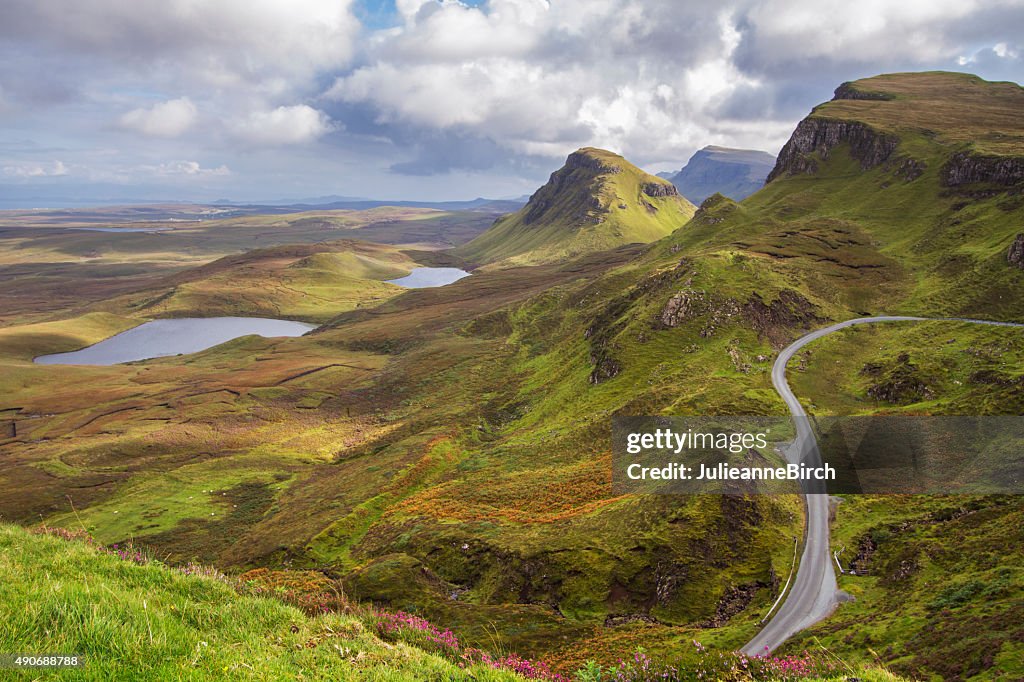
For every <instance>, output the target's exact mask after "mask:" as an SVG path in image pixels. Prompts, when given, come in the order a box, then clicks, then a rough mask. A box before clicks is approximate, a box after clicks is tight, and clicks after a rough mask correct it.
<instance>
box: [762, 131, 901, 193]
mask: <svg viewBox="0 0 1024 682" xmlns="http://www.w3.org/2000/svg"><path fill="white" fill-rule="evenodd" d="M844 142H846V143H849V145H850V156H852V157H853V158H854V159H856V160H857V161H859V162H860V167H861V168H862V169H863V170H868V169H869V168H874V167H875V166H877V165H879V164H881V163H883V162H884V161H886V160H887V159H888V158H889V157H890V156H891V155H892V153H893V152H894V151H895V150H896V145H898V144H899V138H897V137H896V136H895V135H889V134H886V133H882V132H879V131H877V130H875V129H874V128H872V127H871V126H869V125H867V124H865V123H861V122H859V121H841V120H837V119H832V118H820V117H814V116H812V117H808V118H805V119H804V120H802V121H800V123H799V125H797V127H796V130H795V131H793V135H792V136H791V137H790V138H789V141H788V142H786V145H785V146H784V147H783V148H782V151H781V152H779V159H778V161H777V162H776V163H775V168H773V169H772V172H771V173H769V174H768V180H767V182H771V181H772V180H775V179H776V178H780V177H782V176H784V175H799V174H804V173H806V174H813V173H815V172H817V170H818V160H817V159H816V158H814V156H812V155H813V154H815V153H818V154H819V155H820V156H821V158H822V159H827V158H828V157H829V154H831V153H832V150H833V149H835V148H836V147H838V146H839V145H841V144H843V143H844Z"/></svg>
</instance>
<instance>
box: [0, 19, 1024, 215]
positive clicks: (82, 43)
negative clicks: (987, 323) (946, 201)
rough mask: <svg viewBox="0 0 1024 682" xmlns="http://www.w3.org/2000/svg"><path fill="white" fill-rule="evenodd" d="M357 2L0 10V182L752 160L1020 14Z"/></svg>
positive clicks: (523, 178)
mask: <svg viewBox="0 0 1024 682" xmlns="http://www.w3.org/2000/svg"><path fill="white" fill-rule="evenodd" d="M358 1H359V2H360V3H362V4H360V5H358V6H354V3H353V1H352V0H294V2H289V3H282V2H279V1H278V0H206V1H204V2H196V1H195V0H135V1H134V2H127V1H126V0H94V1H92V2H88V3H83V2H77V1H75V0H7V1H6V2H5V3H4V11H3V15H4V16H3V21H2V22H0V84H2V90H0V117H2V119H3V123H4V129H5V131H10V134H11V135H13V136H17V138H18V139H27V140H33V141H34V142H35V143H37V146H36V147H35V148H33V149H26V150H22V151H10V152H8V151H4V150H0V154H2V156H0V169H3V170H2V172H3V174H5V175H8V176H11V177H12V178H13V177H15V176H17V174H18V172H19V171H18V169H20V171H21V172H24V173H29V172H33V171H32V169H34V168H38V169H39V171H46V172H52V171H53V170H54V168H53V166H51V165H48V164H47V163H43V164H40V163H38V162H37V160H38V159H52V158H60V159H62V160H63V161H64V162H65V163H66V164H67V167H68V168H71V169H72V173H71V175H72V180H73V181H75V182H79V181H81V179H82V178H86V177H91V176H90V174H97V175H96V177H101V178H104V177H109V178H113V180H112V181H113V182H117V183H124V184H127V183H128V182H130V181H131V177H130V176H131V173H133V172H140V173H143V171H142V170H141V169H143V168H146V169H148V170H146V171H145V172H144V173H143V175H145V177H147V178H150V180H152V182H158V181H164V180H166V182H168V184H169V185H171V186H172V187H173V188H174V189H181V190H182V192H184V191H185V189H187V188H190V187H195V188H199V187H201V186H202V185H203V183H201V182H197V183H191V184H189V183H187V182H184V181H183V180H182V179H187V178H195V177H206V178H211V179H212V178H213V175H204V173H212V172H214V171H217V170H218V169H220V168H224V169H225V170H226V169H227V168H228V167H230V168H231V172H230V175H224V176H223V178H224V179H223V181H221V180H218V181H217V182H216V183H212V182H211V184H215V185H216V186H217V187H218V188H220V187H222V186H223V187H228V186H231V187H236V188H238V191H239V193H243V194H244V195H245V196H247V197H253V196H256V195H258V194H259V193H261V192H267V193H269V194H273V195H275V196H276V195H278V194H280V190H281V189H282V185H281V183H282V177H285V176H287V178H288V182H290V183H293V185H294V187H296V190H295V191H296V192H300V194H297V195H296V196H303V195H308V194H310V193H320V194H331V193H336V194H349V195H356V194H360V195H374V196H377V195H379V193H380V192H381V188H382V187H383V188H386V191H387V193H388V194H392V195H393V196H398V195H399V194H402V193H405V194H406V195H407V196H412V195H415V196H417V197H421V198H425V197H426V196H427V195H429V196H434V198H437V197H439V196H441V194H438V193H442V194H443V195H444V196H474V195H479V194H484V193H487V192H489V191H491V190H492V189H497V191H500V192H501V193H502V194H515V193H517V192H521V191H522V192H525V191H529V190H530V188H531V185H534V184H535V183H536V182H538V181H540V180H543V178H544V177H545V176H546V175H547V174H548V173H549V172H550V170H551V168H552V167H554V166H556V165H557V164H558V163H559V162H560V161H561V159H562V158H564V156H565V154H566V153H568V152H569V151H571V150H573V149H575V148H576V147H579V146H583V145H599V146H605V147H609V148H612V149H613V150H615V151H618V152H620V153H623V154H625V155H626V156H627V157H628V158H629V159H630V160H632V161H634V162H636V163H638V164H640V165H644V166H648V167H673V168H678V167H679V165H681V164H682V163H683V162H684V161H685V160H686V159H687V158H688V157H689V156H690V155H691V154H692V153H693V151H694V150H695V149H697V148H699V147H702V146H704V145H707V144H720V145H726V146H739V147H749V148H760V149H766V150H769V151H776V150H777V149H778V148H779V147H780V146H781V145H782V144H783V143H784V142H785V140H786V138H787V137H788V135H789V133H790V132H791V131H792V129H793V127H794V126H795V125H796V123H797V122H798V121H799V120H800V118H802V117H803V116H805V115H806V113H807V112H808V111H809V110H810V108H811V107H812V106H814V105H815V104H817V103H818V102H821V101H823V100H825V99H828V98H829V97H830V96H831V93H832V91H833V89H834V88H835V87H836V85H838V84H839V83H841V82H843V81H845V80H852V79H856V78H862V77H866V76H871V75H874V74H877V73H885V72H892V71H910V70H930V69H952V70H969V71H972V72H975V73H978V74H979V75H981V76H982V77H984V78H988V79H996V80H1016V81H1020V80H1021V78H1022V76H1024V59H1022V56H1021V55H1024V43H1022V42H1021V39H1020V36H1019V35H1018V33H1019V31H1017V30H1016V28H1017V27H1018V26H1021V25H1024V0H901V2H899V3H894V2H890V1H889V0H861V1H860V2H858V3H855V4H851V3H849V2H847V1H846V0H692V1H688V2H679V1H678V0H555V1H549V0H483V1H477V0H474V1H472V2H470V1H468V0H467V1H466V2H460V1H458V0H394V2H393V4H392V3H390V2H384V3H376V1H375V0H374V2H372V3H371V0H358ZM371 5H372V6H371ZM357 15H358V16H362V17H366V19H367V22H368V23H369V24H371V25H368V26H361V25H360V23H359V19H358V18H357ZM111 122H115V123H117V124H118V125H116V126H111ZM211 154H215V155H216V156H215V158H216V159H217V164H213V165H212V166H211V167H209V168H207V167H203V166H200V165H199V164H198V163H196V165H195V166H190V165H188V164H190V163H194V162H185V161H182V162H167V161H166V160H167V159H197V160H203V162H205V163H209V161H207V159H208V158H209V157H208V155H211ZM175 164H184V165H175ZM218 164H223V165H218ZM161 168H162V170H160V169H161ZM8 169H9V170H8ZM454 173H459V174H460V179H459V181H458V182H453V181H452V178H449V177H445V175H446V174H454ZM432 176H433V177H432ZM175 178H177V179H175ZM48 182H49V181H42V182H41V184H47V183H48ZM69 182H70V180H69ZM140 182H141V181H140ZM517 183H518V184H517ZM11 184H16V183H11ZM17 184H19V185H23V184H24V183H17ZM49 184H53V185H58V184H60V183H49ZM196 191H197V192H198V189H197V190H196ZM219 191H221V190H220V189H218V192H219ZM86 194H87V193H86ZM149 196H154V194H152V193H150V195H149ZM218 196H221V195H218ZM223 196H228V194H227V193H225V194H223Z"/></svg>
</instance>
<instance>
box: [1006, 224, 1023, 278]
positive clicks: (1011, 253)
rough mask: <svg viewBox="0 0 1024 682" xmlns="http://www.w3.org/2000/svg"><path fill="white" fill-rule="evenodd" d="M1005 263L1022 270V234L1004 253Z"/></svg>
mask: <svg viewBox="0 0 1024 682" xmlns="http://www.w3.org/2000/svg"><path fill="white" fill-rule="evenodd" d="M1006 262H1008V263H1009V264H1010V265H1012V266H1014V267H1017V268H1020V269H1021V270H1024V233H1021V234H1018V235H1017V238H1016V239H1014V240H1013V243H1012V244H1010V248H1009V250H1008V251H1007V252H1006Z"/></svg>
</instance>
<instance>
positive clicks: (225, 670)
mask: <svg viewBox="0 0 1024 682" xmlns="http://www.w3.org/2000/svg"><path fill="white" fill-rule="evenodd" d="M0 585H2V586H0V597H2V598H0V617H2V618H3V623H4V626H3V627H2V628H0V651H2V652H10V653H25V654H57V653H62V654H77V655H81V656H84V659H85V664H84V666H83V667H82V668H81V669H76V670H66V671H61V672H48V673H47V674H46V677H47V678H48V679H69V680H137V679H140V678H144V679H168V680H169V679H190V680H223V679H245V680H278V679H283V678H296V677H300V678H302V679H332V680H381V681H385V680H396V681H397V680H439V681H440V680H462V679H465V680H471V679H473V680H493V681H499V680H515V679H521V678H519V677H518V676H516V675H513V674H510V673H504V672H500V671H495V670H490V669H485V668H483V667H481V666H474V667H472V668H469V669H465V670H463V669H461V668H459V667H457V666H455V665H454V664H452V663H450V662H448V661H446V660H444V659H442V658H440V657H439V656H436V655H432V654H429V653H426V652H424V651H422V650H420V649H416V648H414V647H411V646H408V645H406V644H402V643H396V644H392V643H386V642H383V641H381V640H380V639H378V638H377V637H375V636H374V635H373V634H372V632H371V631H369V630H368V628H367V627H366V626H365V625H364V624H363V623H362V622H361V621H360V620H359V619H357V618H355V617H353V616H345V615H335V614H331V615H324V616H317V617H309V616H306V615H305V614H303V613H302V612H301V611H299V610H298V609H296V608H294V607H291V606H286V605H285V604H283V603H281V602H279V601H276V600H274V599H270V598H264V597H248V596H240V595H239V594H238V593H237V592H236V591H235V589H234V588H233V587H231V586H230V585H229V584H227V583H224V582H221V581H219V580H216V579H214V578H210V577H201V576H188V575H185V574H183V573H180V572H177V571H173V570H169V569H167V568H164V567H162V566H159V565H135V564H133V563H130V562H126V561H123V560H121V559H119V558H116V557H114V556H110V555H107V554H102V553H99V552H97V550H95V549H93V548H91V547H89V546H87V545H85V544H83V543H79V542H67V541H65V540H61V539H57V538H52V537H40V536H32V535H30V534H29V533H28V532H27V531H25V530H21V529H18V528H14V527H11V526H9V525H3V526H0ZM38 674H39V673H38V672H27V671H25V672H12V671H7V672H6V673H5V675H6V676H7V679H25V680H29V679H38Z"/></svg>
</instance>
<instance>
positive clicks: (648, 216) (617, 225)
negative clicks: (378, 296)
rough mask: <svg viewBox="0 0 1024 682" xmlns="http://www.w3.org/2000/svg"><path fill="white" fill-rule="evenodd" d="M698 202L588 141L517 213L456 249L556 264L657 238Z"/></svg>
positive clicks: (486, 258) (487, 257) (482, 258)
mask: <svg viewBox="0 0 1024 682" xmlns="http://www.w3.org/2000/svg"><path fill="white" fill-rule="evenodd" d="M694 210H695V208H694V206H693V204H691V203H690V202H688V201H687V200H686V199H684V198H683V197H681V196H679V192H678V191H677V190H676V188H675V186H674V185H672V183H670V182H668V181H667V180H663V179H662V178H658V177H655V176H653V175H649V174H648V173H645V172H644V171H642V170H640V169H639V168H637V167H636V166H634V165H633V164H631V163H629V162H628V161H626V160H625V159H624V158H622V157H621V156H619V155H618V154H613V153H612V152H609V151H605V150H603V149H595V148H592V147H585V148H583V149H580V150H578V151H575V152H573V153H572V154H570V155H569V158H568V159H566V162H565V165H564V166H563V167H562V168H561V169H559V170H557V171H555V172H554V173H552V174H551V179H550V180H549V181H548V182H547V184H545V185H544V186H543V187H541V188H540V189H539V190H537V191H536V192H535V193H534V194H533V196H531V197H530V201H529V202H528V203H527V204H526V206H524V207H523V208H522V209H520V210H519V211H517V212H515V213H512V214H509V215H506V216H503V217H501V218H499V219H498V220H497V221H495V223H494V225H493V226H492V227H491V228H490V229H489V230H488V231H487V232H485V233H483V234H482V235H480V236H479V237H477V238H476V239H474V240H473V241H471V242H470V243H468V244H466V245H465V246H462V247H460V248H458V249H457V250H456V252H457V253H459V254H460V255H462V256H464V257H465V258H468V259H469V260H473V261H478V262H485V263H492V262H495V261H505V262H507V263H512V264H527V263H551V262H557V261H562V260H565V259H567V258H573V257H576V256H579V255H581V254H584V253H589V252H592V251H602V250H605V249H611V248H614V247H616V246H621V245H623V244H631V243H647V242H652V241H656V240H658V239H660V238H662V237H664V236H665V235H667V234H669V233H670V232H672V231H673V230H675V229H677V228H678V227H680V226H681V225H683V223H685V222H686V221H687V220H688V219H689V218H690V217H691V216H692V215H693V212H694Z"/></svg>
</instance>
